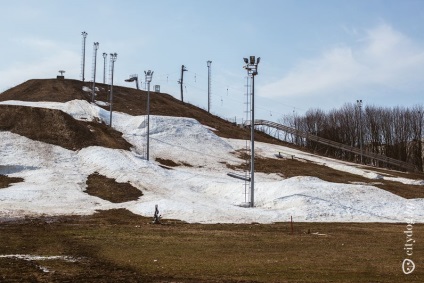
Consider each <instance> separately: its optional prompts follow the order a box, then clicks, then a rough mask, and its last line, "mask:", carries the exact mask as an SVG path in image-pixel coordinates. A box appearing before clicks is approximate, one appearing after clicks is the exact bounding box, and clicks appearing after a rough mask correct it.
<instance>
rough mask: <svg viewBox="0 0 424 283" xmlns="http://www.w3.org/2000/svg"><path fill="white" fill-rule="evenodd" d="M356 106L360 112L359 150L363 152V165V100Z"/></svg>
mask: <svg viewBox="0 0 424 283" xmlns="http://www.w3.org/2000/svg"><path fill="white" fill-rule="evenodd" d="M356 104H357V105H358V111H359V150H360V151H361V164H362V162H363V160H362V154H363V152H362V99H360V100H356Z"/></svg>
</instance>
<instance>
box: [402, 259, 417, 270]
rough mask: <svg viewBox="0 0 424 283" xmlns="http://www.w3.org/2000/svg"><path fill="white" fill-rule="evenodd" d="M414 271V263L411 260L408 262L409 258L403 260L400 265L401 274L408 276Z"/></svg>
mask: <svg viewBox="0 0 424 283" xmlns="http://www.w3.org/2000/svg"><path fill="white" fill-rule="evenodd" d="M414 269H415V263H414V262H413V261H412V260H410V259H409V258H406V259H404V260H403V263H402V271H403V273H405V274H410V273H412V272H413V271H414Z"/></svg>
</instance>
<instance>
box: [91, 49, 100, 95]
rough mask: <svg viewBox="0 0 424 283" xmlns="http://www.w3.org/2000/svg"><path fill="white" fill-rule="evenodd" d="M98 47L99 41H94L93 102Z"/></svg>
mask: <svg viewBox="0 0 424 283" xmlns="http://www.w3.org/2000/svg"><path fill="white" fill-rule="evenodd" d="M98 49H99V43H98V42H94V45H93V52H94V54H93V91H92V92H91V102H94V96H95V95H96V63H97V50H98Z"/></svg>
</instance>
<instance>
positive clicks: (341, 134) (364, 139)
mask: <svg viewBox="0 0 424 283" xmlns="http://www.w3.org/2000/svg"><path fill="white" fill-rule="evenodd" d="M423 114H424V108H423V107H422V106H414V107H412V108H404V107H394V108H383V107H376V106H365V107H364V108H362V107H360V106H359V104H353V103H348V104H345V105H344V106H343V107H342V108H340V109H333V110H331V111H329V112H324V111H323V110H320V109H311V110H309V111H307V112H306V113H305V115H304V116H299V115H296V114H295V113H293V115H285V116H283V117H282V118H281V120H280V123H281V124H284V125H286V126H289V127H292V128H295V129H297V130H300V131H303V132H307V133H310V134H313V135H317V136H319V137H322V138H325V139H329V140H332V141H336V142H339V143H343V144H347V145H350V146H354V147H358V148H360V147H361V146H362V150H363V151H364V152H365V151H369V152H373V153H378V154H381V155H385V156H387V157H391V158H395V159H398V160H401V161H405V162H408V163H411V164H414V165H415V166H416V167H417V169H419V170H421V171H422V168H423V161H422V144H421V137H422V126H423ZM286 139H287V140H290V141H291V142H293V143H295V144H297V145H299V146H303V147H306V148H308V149H309V150H312V151H315V152H319V153H321V154H325V155H327V156H332V157H336V158H340V159H344V160H348V161H356V162H358V161H360V160H359V158H360V156H357V155H356V154H353V153H347V152H344V151H342V150H340V149H335V148H331V147H328V146H324V145H321V144H318V143H316V142H313V141H308V140H304V139H300V138H298V137H295V136H287V137H286ZM363 162H364V163H368V164H369V163H372V162H376V161H373V160H365V159H364V160H363ZM374 165H377V164H374Z"/></svg>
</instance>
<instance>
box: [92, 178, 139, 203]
mask: <svg viewBox="0 0 424 283" xmlns="http://www.w3.org/2000/svg"><path fill="white" fill-rule="evenodd" d="M85 192H86V193H88V194H89V195H92V196H96V197H99V198H102V199H104V200H108V201H110V202H113V203H121V202H127V201H132V200H137V199H139V198H140V197H141V196H142V195H143V193H142V192H141V191H140V190H139V189H137V188H135V187H133V186H132V185H131V184H130V183H118V182H116V180H115V179H111V178H107V177H105V176H102V175H100V174H98V173H94V174H91V175H90V176H88V179H87V189H86V190H85Z"/></svg>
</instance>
